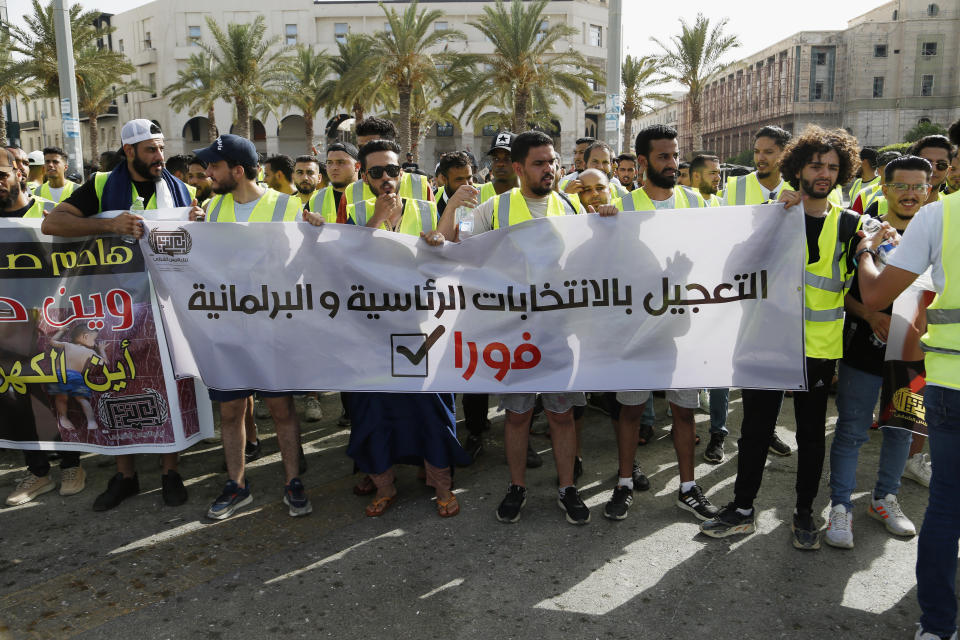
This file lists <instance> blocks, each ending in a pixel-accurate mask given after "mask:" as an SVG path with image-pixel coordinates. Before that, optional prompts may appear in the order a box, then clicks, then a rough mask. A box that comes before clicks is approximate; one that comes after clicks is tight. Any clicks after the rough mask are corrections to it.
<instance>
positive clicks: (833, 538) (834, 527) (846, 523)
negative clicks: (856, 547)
mask: <svg viewBox="0 0 960 640" xmlns="http://www.w3.org/2000/svg"><path fill="white" fill-rule="evenodd" d="M826 538H827V544H828V545H830V546H831V547H837V548H839V549H853V514H852V513H850V512H849V511H847V508H846V507H845V506H843V505H842V504H837V505H834V506H833V507H832V508H831V509H830V521H829V522H828V523H827V533H826Z"/></svg>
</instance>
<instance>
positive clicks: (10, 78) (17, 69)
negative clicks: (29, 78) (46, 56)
mask: <svg viewBox="0 0 960 640" xmlns="http://www.w3.org/2000/svg"><path fill="white" fill-rule="evenodd" d="M12 45H13V43H12V42H11V39H10V35H9V34H8V33H6V32H3V31H0V143H3V144H7V112H6V109H5V106H6V104H7V103H8V102H13V101H14V100H16V99H17V98H19V97H25V96H26V95H27V86H26V84H25V81H24V75H25V70H24V69H23V67H22V65H20V64H18V63H17V61H16V60H14V58H13V53H12Z"/></svg>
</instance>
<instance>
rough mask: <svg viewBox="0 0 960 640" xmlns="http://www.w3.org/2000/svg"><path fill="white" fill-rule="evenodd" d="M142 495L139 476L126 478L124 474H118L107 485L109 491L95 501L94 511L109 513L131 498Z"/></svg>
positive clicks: (134, 475)
mask: <svg viewBox="0 0 960 640" xmlns="http://www.w3.org/2000/svg"><path fill="white" fill-rule="evenodd" d="M138 493H140V480H139V479H138V478H137V474H133V477H132V478H124V477H123V474H122V473H119V472H118V473H117V474H116V475H115V476H113V477H112V478H110V482H108V483H107V490H106V491H104V492H103V493H101V494H100V495H98V496H97V499H96V500H94V501H93V510H94V511H108V510H110V509H113V508H114V507H115V506H117V505H118V504H120V503H121V502H123V501H124V500H126V499H127V498H129V497H130V496H135V495H137V494H138Z"/></svg>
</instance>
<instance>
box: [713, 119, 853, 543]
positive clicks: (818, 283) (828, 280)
mask: <svg viewBox="0 0 960 640" xmlns="http://www.w3.org/2000/svg"><path fill="white" fill-rule="evenodd" d="M857 155H858V153H857V141H856V139H854V138H853V136H851V135H850V134H848V133H846V132H845V131H843V130H841V129H836V130H830V131H827V130H824V129H821V128H820V127H817V126H813V125H811V126H808V127H807V129H805V130H804V131H803V133H802V134H800V136H798V137H795V138H793V139H792V140H791V141H790V142H789V143H788V144H787V146H786V148H785V149H784V152H783V156H782V158H781V161H780V172H781V174H782V175H783V178H784V180H786V181H788V182H789V183H790V186H791V187H792V189H796V190H785V189H784V190H781V193H780V198H779V199H780V201H781V202H784V203H786V204H787V205H788V206H789V207H792V206H795V205H800V207H801V209H800V211H802V212H803V215H804V222H805V225H806V239H807V252H806V253H807V260H806V264H807V267H806V272H805V275H804V283H805V300H804V304H805V308H804V324H805V331H804V338H805V355H806V359H807V366H806V372H807V380H806V382H807V385H806V386H807V390H806V391H803V392H795V393H794V395H793V403H794V413H795V415H796V421H797V446H798V450H799V453H798V460H797V483H796V490H797V500H796V509H795V510H794V516H793V523H792V526H791V529H792V530H793V545H794V547H796V548H798V549H809V550H813V549H819V548H820V531H819V527H818V526H817V525H816V523H815V522H814V519H813V501H814V499H815V498H816V496H817V490H818V488H819V485H820V477H821V475H822V473H823V459H824V453H825V448H826V445H825V437H826V436H825V433H826V413H827V393H828V390H829V387H830V381H831V379H832V378H833V372H834V370H835V368H836V361H837V360H838V359H839V358H840V357H841V356H842V355H843V300H844V294H845V293H846V290H847V287H848V286H849V285H848V284H847V283H848V282H849V280H850V276H851V275H852V271H853V268H854V266H853V251H852V250H851V249H852V248H853V246H854V242H855V239H856V232H857V230H858V229H859V228H860V220H859V216H857V215H856V214H855V213H853V212H848V211H845V210H844V209H842V208H841V207H839V206H837V205H835V204H833V203H832V202H830V201H829V200H828V198H829V197H830V194H831V192H832V191H833V190H834V188H835V187H836V186H837V185H838V184H845V183H846V182H847V180H849V178H850V175H851V174H852V173H853V171H854V170H855V169H856V166H857V162H858V159H857ZM782 403H783V391H776V390H761V389H744V390H743V424H742V425H741V427H740V434H741V435H740V440H739V442H738V449H739V455H738V458H737V480H736V483H735V485H734V501H733V502H731V503H730V504H728V505H727V506H726V507H724V508H723V509H721V511H720V513H719V514H717V516H716V517H715V518H713V519H711V520H708V521H706V522H704V523H702V524H701V525H700V530H701V531H702V532H703V533H705V534H707V535H709V536H712V537H715V538H721V537H725V536H729V535H732V534H738V533H751V532H753V531H755V530H756V527H755V524H754V521H755V515H754V506H753V501H754V498H756V496H757V493H758V492H759V490H760V484H761V482H762V480H763V471H764V466H765V464H766V460H767V453H768V451H769V446H770V437H771V436H772V435H773V432H774V429H775V427H776V424H777V416H778V415H779V414H780V407H781V405H782Z"/></svg>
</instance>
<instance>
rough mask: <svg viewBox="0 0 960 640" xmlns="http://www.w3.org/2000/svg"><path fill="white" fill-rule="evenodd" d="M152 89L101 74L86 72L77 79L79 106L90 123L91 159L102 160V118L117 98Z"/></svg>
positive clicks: (134, 81)
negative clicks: (100, 142) (100, 123)
mask: <svg viewBox="0 0 960 640" xmlns="http://www.w3.org/2000/svg"><path fill="white" fill-rule="evenodd" d="M149 90H150V88H149V87H146V86H144V85H142V84H141V83H140V82H138V81H136V80H131V81H128V82H118V81H117V80H116V79H115V78H109V77H106V76H104V75H102V74H99V73H89V72H84V73H83V74H81V75H80V77H79V78H78V79H77V103H78V104H77V106H78V107H79V110H80V112H81V113H85V114H86V115H87V117H88V118H89V122H90V154H89V155H90V159H91V160H92V161H93V162H94V163H97V162H98V161H99V159H100V144H99V139H100V129H99V127H98V123H99V120H100V116H102V115H103V114H105V113H107V112H108V111H109V109H110V107H111V106H112V105H113V104H115V103H116V99H117V96H120V95H123V94H124V93H130V92H132V91H149Z"/></svg>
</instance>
